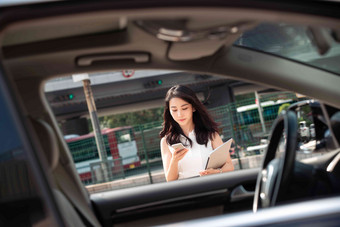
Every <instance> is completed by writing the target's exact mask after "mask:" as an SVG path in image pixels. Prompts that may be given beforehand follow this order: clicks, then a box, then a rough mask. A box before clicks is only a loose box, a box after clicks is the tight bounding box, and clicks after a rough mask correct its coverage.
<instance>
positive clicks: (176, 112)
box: [169, 98, 195, 126]
mask: <svg viewBox="0 0 340 227" xmlns="http://www.w3.org/2000/svg"><path fill="white" fill-rule="evenodd" d="M169 110H170V114H171V116H172V118H173V119H174V120H175V121H176V122H177V123H178V124H179V125H180V126H189V125H191V124H192V123H193V119H192V115H193V112H194V111H195V109H194V108H193V107H192V105H191V104H190V103H188V102H186V101H184V100H183V99H181V98H172V99H170V101H169Z"/></svg>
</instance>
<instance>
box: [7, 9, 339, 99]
mask: <svg viewBox="0 0 340 227" xmlns="http://www.w3.org/2000/svg"><path fill="white" fill-rule="evenodd" d="M203 12H204V15H205V19H206V21H207V22H206V23H202V16H201V15H202V13H203ZM173 16H176V17H179V18H182V17H183V18H187V20H188V27H189V28H190V29H199V28H207V26H215V25H216V24H215V23H213V22H210V21H215V20H218V21H221V24H226V23H228V22H235V21H239V20H241V19H242V20H245V19H246V20H249V21H254V23H258V22H259V21H272V22H273V21H274V22H279V21H287V22H292V23H302V24H313V25H315V26H324V25H327V26H329V27H340V26H339V25H340V21H339V20H337V19H330V18H326V17H321V16H309V15H307V14H306V15H305V16H301V15H297V14H294V13H289V12H280V11H266V10H257V9H241V8H226V9H223V8H214V7H211V8H208V9H206V8H204V9H203V8H200V7H197V8H189V12H188V8H187V7H183V8H179V7H176V8H152V9H139V10H134V9H130V10H106V11H103V10H101V11H98V12H82V13H79V14H78V15H77V16H72V17H70V16H69V15H67V13H65V15H64V16H62V15H58V16H53V15H51V16H49V17H47V18H44V20H43V21H44V22H43V23H41V24H39V21H41V20H42V18H40V17H39V18H37V19H29V20H27V21H17V22H16V23H13V24H11V25H9V26H8V27H7V28H6V29H5V30H4V31H3V32H2V33H1V37H2V41H4V40H6V39H7V38H6V37H11V36H12V37H15V36H19V35H22V36H24V34H25V32H28V33H30V32H33V31H36V30H37V29H38V30H39V28H41V29H42V28H46V27H49V26H50V30H47V31H46V35H47V36H46V37H45V38H47V37H48V40H45V41H43V39H44V37H42V36H41V35H40V36H39V35H37V37H35V38H36V40H35V42H33V39H31V40H26V41H25V40H22V41H20V42H19V43H20V44H19V43H17V44H18V45H14V44H15V42H13V43H12V44H11V45H9V46H4V47H3V48H2V51H3V52H2V54H3V63H4V66H5V68H6V71H7V73H8V74H9V75H10V77H12V78H13V79H15V80H16V81H19V80H22V79H24V78H30V80H32V78H33V77H36V78H39V79H37V81H35V82H34V81H30V83H42V82H43V81H44V80H47V79H50V78H53V77H57V76H65V75H71V74H76V73H91V72H107V71H112V70H117V69H118V70H121V69H122V68H125V69H126V68H133V69H171V70H183V71H194V72H201V73H210V74H215V75H222V76H227V75H228V76H230V77H231V78H233V79H237V80H243V81H248V82H252V83H254V82H255V83H257V84H261V85H269V86H271V87H281V86H283V87H284V88H287V89H293V90H294V91H296V92H299V93H301V94H311V97H315V95H318V96H317V97H316V98H320V99H321V100H322V99H323V98H325V97H326V94H324V95H320V96H319V93H315V92H311V91H310V90H305V89H303V88H302V89H301V88H299V86H297V87H296V88H295V87H291V86H290V85H289V82H288V81H289V80H286V79H287V78H289V76H290V75H292V76H293V77H294V78H296V77H297V75H295V72H293V71H292V70H290V72H289V73H288V72H286V70H285V68H279V70H275V69H274V66H275V65H274V66H272V67H267V68H264V69H261V68H259V67H258V65H256V64H251V62H247V63H246V64H245V61H242V60H241V61H239V62H236V61H237V59H239V58H241V59H242V56H237V55H239V53H238V52H239V51H241V52H243V53H244V52H245V51H242V50H240V49H237V48H236V47H230V46H229V45H231V44H232V42H229V43H228V45H224V46H223V45H222V46H221V47H220V48H217V49H216V50H215V51H214V52H213V53H210V55H209V54H208V56H204V57H202V58H199V59H196V58H193V59H190V57H188V58H186V59H185V61H173V60H172V59H169V58H167V57H165V56H166V55H167V54H168V53H169V46H170V45H171V44H169V42H165V41H162V40H159V39H157V38H155V37H153V36H152V35H150V34H149V33H147V32H145V31H143V30H142V29H141V28H139V27H138V26H136V24H135V23H134V21H135V20H137V19H155V18H157V19H159V18H161V19H169V18H172V17H173ZM97 17H98V18H99V19H98V18H97ZM93 18H95V20H96V21H97V20H98V21H106V22H105V23H104V22H103V23H104V24H105V26H107V27H105V28H103V27H102V28H101V29H99V30H96V31H94V30H93V28H94V27H91V26H88V27H87V26H86V23H88V22H89V21H91V20H92V19H93ZM122 18H123V19H122ZM124 18H125V19H126V18H127V19H126V21H125V19H124ZM58 21H59V22H58ZM83 21H84V23H83ZM122 21H123V22H122ZM124 21H125V22H124ZM223 21H225V23H224V22H223ZM67 22H69V23H70V26H69V27H67V28H65V30H64V37H63V38H61V37H56V36H55V35H56V33H55V32H50V31H52V30H54V29H55V30H58V29H60V28H61V27H63V26H65V24H67ZM76 22H81V23H82V25H84V26H83V28H84V29H83V30H82V31H81V32H79V33H78V34H77V35H76V33H74V32H71V30H72V29H71V28H72V26H73V25H74V24H76ZM110 23H112V27H111V28H112V31H110V32H108V31H107V28H108V27H109V24H110ZM80 27H82V26H80ZM30 28H34V29H33V30H32V31H31V30H30ZM117 28H118V30H117ZM120 28H123V29H120ZM42 34H43V33H42ZM30 37H31V38H32V36H30ZM38 40H39V41H38ZM27 42H28V43H27ZM188 45H190V43H188ZM208 46H209V45H208ZM207 49H209V48H207ZM229 49H231V51H229ZM139 52H142V53H146V54H149V55H150V61H149V62H147V63H141V64H138V63H136V62H134V61H131V60H118V61H106V62H97V63H96V64H93V65H90V66H87V67H79V66H77V65H76V64H75V62H76V59H77V58H79V57H82V56H87V55H101V54H117V53H118V54H125V53H130V54H131V53H132V54H134V53H139ZM248 53H250V55H260V56H262V55H261V54H260V53H256V52H255V51H250V50H248ZM203 55H204V54H203ZM203 55H202V56H203ZM233 55H234V57H232V56H233ZM248 57H249V56H248ZM248 57H247V54H243V58H248ZM276 59H277V61H278V62H285V63H284V64H288V63H287V62H291V61H288V60H285V59H280V60H279V58H278V57H277V58H276ZM235 60H236V61H235ZM280 64H281V63H280ZM280 64H278V65H280ZM291 64H294V63H293V62H291ZM59 65H62V66H63V67H59ZM294 65H295V66H296V68H297V70H298V68H300V67H301V68H308V67H307V66H303V65H301V64H294ZM309 70H312V71H313V70H314V71H313V72H314V73H312V74H313V75H314V74H318V73H322V74H325V75H326V76H327V77H330V78H331V79H330V81H333V80H334V79H335V78H333V79H332V77H333V74H329V73H326V72H323V71H321V70H315V69H310V68H309ZM298 71H299V70H298ZM255 74H256V77H254V75H255ZM273 74H277V75H278V76H279V77H280V78H281V79H277V80H275V81H274V80H272V75H273ZM294 78H292V79H294ZM301 78H302V77H301ZM315 78H317V75H315ZM24 80H25V81H26V79H24ZM278 81H281V83H278ZM291 81H293V80H291ZM333 82H334V81H333ZM298 83H299V85H303V84H304V81H299V82H298ZM308 83H310V84H311V86H312V87H316V84H314V85H313V81H312V80H311V81H309V82H308ZM331 83H332V82H328V81H327V82H325V84H324V87H327V86H331V87H332V86H334V84H331ZM300 87H303V86H300ZM331 90H332V92H333V93H334V94H338V92H337V91H335V90H334V91H333V88H331ZM339 102H340V101H337V100H334V101H332V103H328V104H330V105H332V104H333V105H339V104H340V103H339Z"/></svg>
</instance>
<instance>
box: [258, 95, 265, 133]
mask: <svg viewBox="0 0 340 227" xmlns="http://www.w3.org/2000/svg"><path fill="white" fill-rule="evenodd" d="M255 100H256V101H255V102H256V104H257V110H258V112H259V116H260V121H261V125H262V131H263V134H264V135H265V134H266V133H267V130H266V126H265V124H264V119H263V114H262V112H263V111H262V106H261V101H260V98H259V94H258V93H257V91H255Z"/></svg>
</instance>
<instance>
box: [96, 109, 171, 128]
mask: <svg viewBox="0 0 340 227" xmlns="http://www.w3.org/2000/svg"><path fill="white" fill-rule="evenodd" d="M163 111H164V107H159V108H155V109H148V110H141V111H136V112H128V113H122V114H115V115H110V116H104V117H100V118H99V123H100V126H101V128H116V127H121V126H132V125H139V124H145V123H149V122H154V121H162V120H163Z"/></svg>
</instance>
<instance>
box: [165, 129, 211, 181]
mask: <svg viewBox="0 0 340 227" xmlns="http://www.w3.org/2000/svg"><path fill="white" fill-rule="evenodd" d="M188 137H189V138H190V139H191V141H192V147H190V145H189V146H188V147H186V148H188V149H189V151H188V152H187V153H186V155H185V156H184V158H183V159H182V160H180V161H179V162H178V179H183V178H189V177H196V176H199V172H200V171H203V170H204V169H205V165H206V163H207V161H208V157H209V154H210V153H211V152H212V151H213V149H212V145H211V141H210V140H209V141H208V144H207V146H205V145H204V144H203V145H202V144H198V143H197V141H196V135H195V132H194V130H193V131H191V132H190V133H189V136H188ZM181 142H182V144H183V145H185V144H186V143H185V142H186V138H185V137H184V136H182V138H181ZM187 143H188V142H187ZM168 147H169V150H170V152H171V153H172V154H173V153H174V151H175V149H174V148H172V147H171V146H170V145H168Z"/></svg>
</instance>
